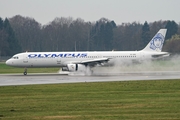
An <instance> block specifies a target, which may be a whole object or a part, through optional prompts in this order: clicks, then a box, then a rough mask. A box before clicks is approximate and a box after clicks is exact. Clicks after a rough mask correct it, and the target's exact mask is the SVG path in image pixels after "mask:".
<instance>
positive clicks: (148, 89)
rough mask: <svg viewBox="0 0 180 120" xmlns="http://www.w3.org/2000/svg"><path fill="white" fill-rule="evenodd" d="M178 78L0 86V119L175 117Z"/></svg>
mask: <svg viewBox="0 0 180 120" xmlns="http://www.w3.org/2000/svg"><path fill="white" fill-rule="evenodd" d="M179 86H180V80H159V81H129V82H104V83H75V84H54V85H27V86H2V87H0V119H2V120H9V119H29V120H31V119H48V120H50V119H63V120H71V119H72V120H99V119H103V120H115V119H116V120H125V119H128V120H157V119H158V120H162V119H163V120H170V119H173V120H179V119H180V87H179Z"/></svg>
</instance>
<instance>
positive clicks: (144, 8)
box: [0, 0, 180, 25]
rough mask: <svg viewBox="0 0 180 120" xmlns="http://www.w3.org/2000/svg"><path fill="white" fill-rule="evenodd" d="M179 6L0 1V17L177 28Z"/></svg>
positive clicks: (123, 0)
mask: <svg viewBox="0 0 180 120" xmlns="http://www.w3.org/2000/svg"><path fill="white" fill-rule="evenodd" d="M179 5H180V0H0V17H1V18H3V19H5V18H6V17H7V18H11V17H13V16H15V15H21V16H24V17H31V18H34V19H35V20H36V21H37V22H39V23H41V24H42V25H45V24H48V23H49V22H51V21H53V20H54V19H55V18H56V17H72V18H73V19H77V18H81V19H83V20H85V22H88V21H90V22H94V21H98V20H99V19H100V18H107V19H109V20H114V22H115V23H116V24H117V25H120V24H122V23H132V22H134V21H136V22H140V23H144V22H145V21H147V22H148V23H149V22H154V21H159V20H174V21H175V22H177V23H178V24H179V23H180V7H179Z"/></svg>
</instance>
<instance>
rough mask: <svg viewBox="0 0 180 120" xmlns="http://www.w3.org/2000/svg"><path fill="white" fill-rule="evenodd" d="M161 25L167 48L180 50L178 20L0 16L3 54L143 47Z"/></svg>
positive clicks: (0, 42)
mask: <svg viewBox="0 0 180 120" xmlns="http://www.w3.org/2000/svg"><path fill="white" fill-rule="evenodd" d="M161 28H167V29H168V31H167V35H166V41H165V47H164V51H168V52H176V53H178V52H180V47H175V46H178V45H177V44H176V43H174V41H175V40H174V39H176V41H178V42H179V41H180V37H179V36H180V25H178V24H177V23H176V22H175V21H170V20H167V21H162V20H160V21H155V22H152V23H148V22H147V21H145V22H144V24H141V23H138V22H133V23H122V24H121V25H117V24H116V23H115V22H114V21H113V20H109V19H107V18H101V19H99V20H98V21H96V22H85V21H84V20H83V19H81V18H78V19H75V20H74V19H73V18H72V17H68V18H64V17H61V18H55V19H54V20H53V21H52V22H50V23H48V24H46V25H41V24H40V23H38V22H37V21H36V20H34V19H33V18H29V17H23V16H20V15H16V16H14V17H12V18H8V19H7V18H6V19H5V20H3V19H2V18H0V56H12V55H14V54H16V53H19V52H25V51H104V50H116V51H117V50H120V51H125V50H141V49H142V48H144V47H145V46H146V45H147V43H148V42H149V41H150V39H151V38H152V37H153V36H154V35H155V33H156V32H157V31H158V30H159V29H161ZM172 49H173V50H172Z"/></svg>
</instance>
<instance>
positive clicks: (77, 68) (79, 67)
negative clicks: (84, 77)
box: [67, 64, 87, 72]
mask: <svg viewBox="0 0 180 120" xmlns="http://www.w3.org/2000/svg"><path fill="white" fill-rule="evenodd" d="M67 68H68V70H69V71H70V72H74V71H81V72H83V71H86V68H87V67H86V66H85V65H83V64H67Z"/></svg>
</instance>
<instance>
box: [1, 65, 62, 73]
mask: <svg viewBox="0 0 180 120" xmlns="http://www.w3.org/2000/svg"><path fill="white" fill-rule="evenodd" d="M59 69H60V68H28V73H55V72H58V71H59ZM23 72H24V68H17V67H11V66H7V65H6V64H5V63H4V62H0V74H4V73H23Z"/></svg>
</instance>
